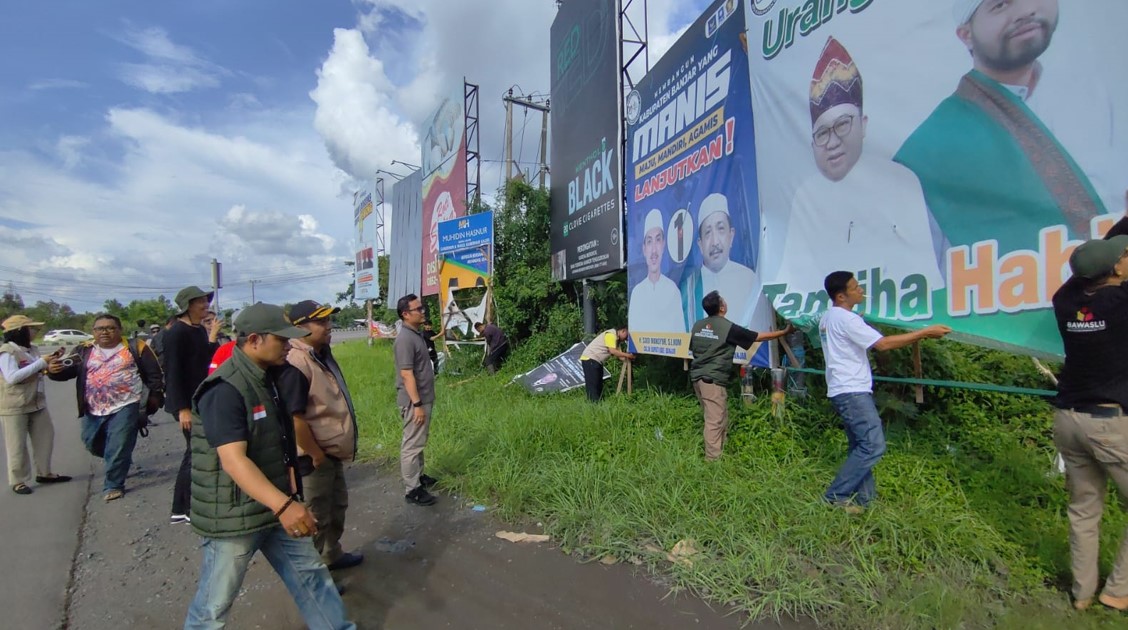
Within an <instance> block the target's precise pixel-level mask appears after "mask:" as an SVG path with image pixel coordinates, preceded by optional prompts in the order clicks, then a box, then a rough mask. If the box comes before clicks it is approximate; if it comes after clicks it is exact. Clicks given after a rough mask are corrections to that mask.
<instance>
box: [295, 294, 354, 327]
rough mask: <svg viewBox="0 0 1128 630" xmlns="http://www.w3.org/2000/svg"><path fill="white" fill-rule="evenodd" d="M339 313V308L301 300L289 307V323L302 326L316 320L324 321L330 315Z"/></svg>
mask: <svg viewBox="0 0 1128 630" xmlns="http://www.w3.org/2000/svg"><path fill="white" fill-rule="evenodd" d="M340 312H341V309H340V307H335V306H325V305H323V304H318V303H317V302H314V301H313V300H302V301H301V302H298V303H297V304H295V305H293V306H291V307H290V321H291V322H293V323H295V324H304V323H306V322H312V321H314V320H317V319H326V318H328V317H329V316H330V315H333V314H334V313H340Z"/></svg>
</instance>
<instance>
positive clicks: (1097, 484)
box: [1053, 235, 1128, 611]
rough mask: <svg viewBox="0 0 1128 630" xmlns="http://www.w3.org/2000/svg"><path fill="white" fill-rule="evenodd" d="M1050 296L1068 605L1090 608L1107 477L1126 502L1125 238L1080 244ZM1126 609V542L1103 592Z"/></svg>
mask: <svg viewBox="0 0 1128 630" xmlns="http://www.w3.org/2000/svg"><path fill="white" fill-rule="evenodd" d="M1069 266H1070V268H1071V269H1072V270H1073V277H1072V278H1070V279H1069V280H1068V281H1067V282H1066V283H1065V284H1064V285H1062V287H1061V288H1060V289H1058V291H1057V293H1055V294H1054V297H1053V304H1054V316H1055V318H1056V319H1057V324H1058V332H1059V334H1061V338H1062V343H1063V345H1064V347H1065V364H1064V365H1063V366H1062V370H1061V375H1060V376H1059V378H1058V395H1057V397H1056V398H1055V399H1054V406H1055V407H1057V410H1056V411H1055V412H1054V444H1056V445H1057V448H1058V450H1059V451H1060V452H1061V456H1062V459H1063V460H1064V461H1065V479H1066V485H1067V487H1068V489H1069V511H1068V512H1069V547H1070V557H1071V564H1072V567H1071V569H1072V572H1073V588H1072V595H1073V606H1074V607H1075V608H1076V609H1078V610H1084V609H1085V608H1088V607H1089V606H1090V605H1091V604H1092V601H1093V597H1094V596H1095V595H1096V594H1097V586H1098V582H1099V578H1100V576H1099V572H1098V571H1099V566H1098V565H1099V547H1100V522H1101V513H1102V512H1103V510H1104V498H1105V496H1106V495H1107V494H1108V491H1107V483H1108V481H1107V480H1108V479H1109V478H1112V480H1113V481H1114V482H1115V483H1116V486H1117V489H1118V490H1119V491H1120V496H1121V497H1123V498H1124V499H1125V500H1128V414H1126V413H1125V412H1126V411H1128V287H1126V286H1125V284H1124V282H1125V279H1128V236H1125V235H1121V236H1114V237H1113V238H1111V239H1108V240H1094V241H1088V242H1086V243H1083V244H1081V245H1080V246H1079V247H1077V249H1076V250H1074V252H1073V254H1072V255H1071V256H1070V258H1069ZM1100 602H1101V603H1102V604H1104V605H1105V606H1108V607H1110V608H1114V609H1117V610H1121V611H1124V610H1128V536H1126V537H1125V539H1124V540H1123V541H1121V546H1120V553H1119V554H1118V555H1117V558H1116V562H1115V564H1114V565H1113V569H1112V573H1110V574H1109V577H1108V580H1107V581H1106V582H1105V585H1104V589H1103V591H1102V592H1101V594H1100Z"/></svg>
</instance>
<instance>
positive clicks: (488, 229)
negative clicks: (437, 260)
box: [439, 211, 493, 254]
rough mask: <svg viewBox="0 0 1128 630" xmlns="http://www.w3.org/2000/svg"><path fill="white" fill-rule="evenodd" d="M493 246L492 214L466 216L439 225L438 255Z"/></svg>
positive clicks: (479, 213)
mask: <svg viewBox="0 0 1128 630" xmlns="http://www.w3.org/2000/svg"><path fill="white" fill-rule="evenodd" d="M490 245H493V212H492V211H489V212H478V213H476V214H468V215H466V216H464V217H460V218H458V219H451V220H449V221H442V222H440V223H439V253H440V254H450V253H453V252H458V251H462V250H466V249H476V248H480V247H488V246H490Z"/></svg>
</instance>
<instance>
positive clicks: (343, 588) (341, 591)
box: [336, 584, 345, 595]
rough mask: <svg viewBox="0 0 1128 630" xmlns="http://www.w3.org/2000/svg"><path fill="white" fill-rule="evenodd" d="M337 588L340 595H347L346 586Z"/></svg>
mask: <svg viewBox="0 0 1128 630" xmlns="http://www.w3.org/2000/svg"><path fill="white" fill-rule="evenodd" d="M336 586H337V594H338V595H344V594H345V585H344V584H337V585H336Z"/></svg>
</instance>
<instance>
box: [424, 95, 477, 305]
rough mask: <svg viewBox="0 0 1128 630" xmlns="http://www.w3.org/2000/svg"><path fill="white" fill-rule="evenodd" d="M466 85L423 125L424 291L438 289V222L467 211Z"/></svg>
mask: <svg viewBox="0 0 1128 630" xmlns="http://www.w3.org/2000/svg"><path fill="white" fill-rule="evenodd" d="M464 89H465V88H464V85H463V84H462V83H459V85H458V90H457V91H452V92H451V94H449V95H448V96H447V97H446V98H444V99H443V101H442V103H441V104H440V105H439V107H438V109H436V110H435V113H434V114H432V115H431V116H430V117H429V118H428V119H427V122H426V123H425V124H424V126H423V127H424V130H425V131H424V134H423V147H422V154H423V155H422V162H420V164H421V166H422V169H421V170H422V171H423V259H422V265H423V292H422V293H421V295H435V294H436V293H438V292H439V223H440V222H442V221H446V220H449V219H454V218H457V217H461V216H463V215H465V214H466V115H465V103H464V95H463V94H464Z"/></svg>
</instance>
